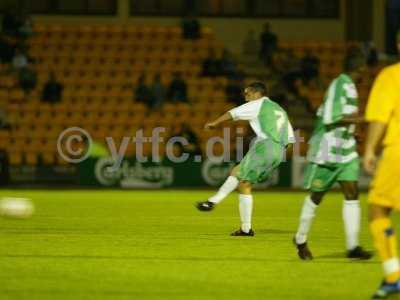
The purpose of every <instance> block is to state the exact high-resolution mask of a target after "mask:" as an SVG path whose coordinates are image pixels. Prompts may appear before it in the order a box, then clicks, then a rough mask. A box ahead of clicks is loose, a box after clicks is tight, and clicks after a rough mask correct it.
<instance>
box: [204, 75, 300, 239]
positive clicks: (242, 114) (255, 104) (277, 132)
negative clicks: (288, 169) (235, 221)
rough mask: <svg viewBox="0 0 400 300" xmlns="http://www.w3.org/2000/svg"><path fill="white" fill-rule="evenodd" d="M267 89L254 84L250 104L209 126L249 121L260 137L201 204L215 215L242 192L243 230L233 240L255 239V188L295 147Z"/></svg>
mask: <svg viewBox="0 0 400 300" xmlns="http://www.w3.org/2000/svg"><path fill="white" fill-rule="evenodd" d="M266 94H267V89H266V86H265V85H264V84H263V83H261V82H254V83H252V84H250V85H249V86H247V88H246V89H245V90H244V95H245V100H246V101H247V102H248V103H246V104H243V105H241V106H239V107H236V108H234V109H232V110H230V111H228V112H227V113H225V114H224V115H222V116H221V117H219V118H218V119H217V120H215V121H214V122H210V123H207V124H206V125H205V128H206V129H211V128H215V127H217V126H218V125H219V124H221V123H223V122H225V121H229V120H234V121H236V120H247V121H249V123H250V126H251V127H252V129H253V130H254V132H255V133H256V135H257V138H256V140H255V142H254V143H253V144H252V146H251V147H250V149H249V151H248V153H247V154H246V155H245V157H244V158H243V160H242V161H241V162H240V164H239V165H237V166H236V167H234V168H233V170H232V171H231V174H230V176H229V177H228V179H227V180H226V181H225V183H224V184H223V185H222V186H221V188H220V189H219V191H218V192H217V194H216V195H214V196H212V197H211V198H209V199H208V200H207V201H204V202H199V203H197V208H198V209H199V210H200V211H211V210H212V209H213V208H214V207H215V205H216V204H218V203H220V202H221V201H222V200H223V199H224V198H225V197H226V196H227V195H228V194H229V193H230V192H232V191H233V190H235V189H236V188H238V190H239V213H240V220H241V227H240V228H239V230H237V231H235V232H233V233H232V234H231V235H232V236H253V235H254V231H253V229H252V226H251V216H252V210H253V196H252V194H251V191H252V185H253V184H255V183H257V182H262V181H264V180H265V179H266V178H267V177H268V176H269V175H271V173H272V171H273V170H274V169H275V168H277V167H278V166H279V164H280V163H281V162H282V160H283V159H284V154H285V150H286V147H287V146H288V145H289V144H291V143H294V133H293V128H292V126H291V124H290V122H289V120H288V117H287V114H286V112H285V111H284V110H283V109H282V108H281V107H280V106H279V105H278V104H277V103H275V102H273V101H272V100H270V99H268V97H267V96H266Z"/></svg>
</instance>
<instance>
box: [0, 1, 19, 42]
mask: <svg viewBox="0 0 400 300" xmlns="http://www.w3.org/2000/svg"><path fill="white" fill-rule="evenodd" d="M20 25H21V24H20V22H19V20H18V16H17V13H16V11H15V8H13V7H9V8H7V9H6V11H5V13H4V15H3V21H2V29H3V32H4V33H5V34H6V35H11V36H15V35H16V34H17V31H18V28H19V27H20Z"/></svg>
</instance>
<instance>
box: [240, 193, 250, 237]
mask: <svg viewBox="0 0 400 300" xmlns="http://www.w3.org/2000/svg"><path fill="white" fill-rule="evenodd" d="M252 211H253V196H252V195H243V194H239V213H240V221H241V222H242V226H241V229H242V231H244V232H246V233H248V232H249V231H250V229H251V213H252Z"/></svg>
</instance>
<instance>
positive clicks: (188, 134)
mask: <svg viewBox="0 0 400 300" xmlns="http://www.w3.org/2000/svg"><path fill="white" fill-rule="evenodd" d="M174 136H179V137H183V138H184V139H185V140H186V141H187V142H188V143H187V144H185V145H183V144H182V143H177V144H176V145H177V146H178V147H179V152H180V155H182V153H188V154H189V155H191V156H193V155H198V154H201V149H200V144H199V140H198V138H197V135H196V133H194V131H193V130H192V128H191V127H190V125H189V124H187V123H182V124H181V125H180V126H179V127H178V128H177V129H176V130H175V133H174Z"/></svg>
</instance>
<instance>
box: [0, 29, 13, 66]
mask: <svg viewBox="0 0 400 300" xmlns="http://www.w3.org/2000/svg"><path fill="white" fill-rule="evenodd" d="M14 54H15V48H14V46H13V45H12V43H11V41H10V40H9V39H8V38H7V36H6V35H4V34H1V35H0V60H1V62H2V63H11V62H12V60H13V58H14Z"/></svg>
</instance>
